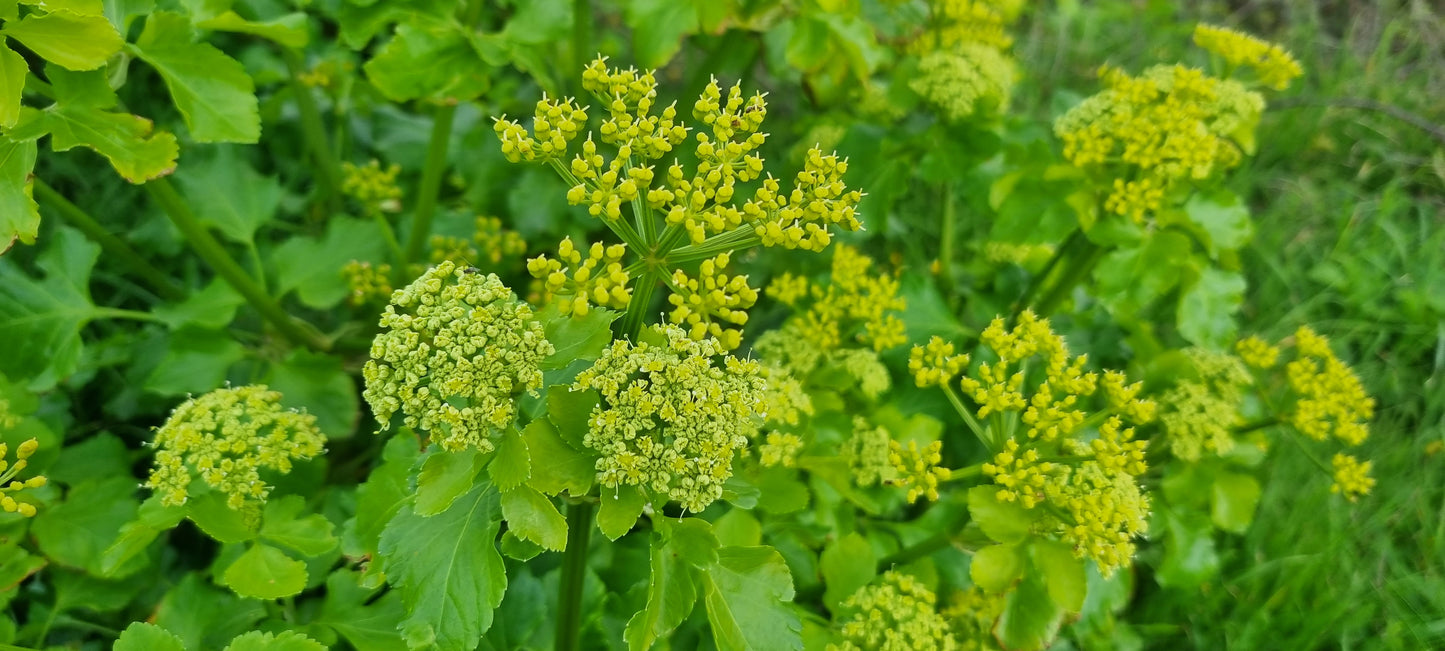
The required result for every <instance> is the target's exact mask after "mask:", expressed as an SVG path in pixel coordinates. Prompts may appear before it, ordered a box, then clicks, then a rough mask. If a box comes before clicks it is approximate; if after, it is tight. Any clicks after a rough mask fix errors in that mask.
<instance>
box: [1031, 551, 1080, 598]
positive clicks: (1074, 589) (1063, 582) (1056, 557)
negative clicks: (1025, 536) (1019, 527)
mask: <svg viewBox="0 0 1445 651" xmlns="http://www.w3.org/2000/svg"><path fill="white" fill-rule="evenodd" d="M1032 552H1033V560H1034V569H1035V570H1036V571H1037V572H1038V573H1039V574H1041V575H1043V577H1044V584H1045V586H1046V587H1047V588H1048V591H1049V598H1050V599H1053V600H1054V604H1055V605H1057V606H1058V607H1059V608H1062V609H1063V610H1064V611H1065V612H1069V613H1077V612H1079V611H1080V610H1082V609H1083V607H1084V598H1085V597H1086V596H1088V592H1089V580H1088V575H1087V573H1086V572H1085V571H1084V559H1082V558H1076V557H1075V556H1074V550H1073V549H1072V548H1071V547H1070V546H1069V545H1068V544H1067V543H1063V542H1059V541H1057V540H1035V541H1034V543H1033V546H1032Z"/></svg>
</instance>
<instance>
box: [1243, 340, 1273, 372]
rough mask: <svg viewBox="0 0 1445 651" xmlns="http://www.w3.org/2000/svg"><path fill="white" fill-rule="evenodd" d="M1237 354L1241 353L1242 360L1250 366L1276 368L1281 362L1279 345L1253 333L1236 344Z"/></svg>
mask: <svg viewBox="0 0 1445 651" xmlns="http://www.w3.org/2000/svg"><path fill="white" fill-rule="evenodd" d="M1234 352H1235V354H1237V355H1239V359H1240V361H1243V362H1244V363H1245V364H1248V365H1249V367H1250V368H1253V369H1257V370H1261V371H1263V370H1267V369H1271V368H1274V365H1275V364H1276V363H1278V362H1279V347H1278V346H1273V345H1270V343H1269V342H1267V341H1265V340H1263V339H1261V338H1259V337H1258V336H1255V335H1251V336H1248V337H1245V338H1244V339H1240V340H1239V342H1238V343H1236V344H1235V345H1234Z"/></svg>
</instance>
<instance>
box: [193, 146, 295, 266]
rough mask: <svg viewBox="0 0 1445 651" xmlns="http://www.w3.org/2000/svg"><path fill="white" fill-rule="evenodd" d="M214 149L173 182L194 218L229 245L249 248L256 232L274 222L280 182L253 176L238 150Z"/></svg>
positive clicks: (249, 166)
mask: <svg viewBox="0 0 1445 651" xmlns="http://www.w3.org/2000/svg"><path fill="white" fill-rule="evenodd" d="M215 149H216V154H215V156H213V157H210V158H209V159H206V160H201V161H194V162H187V164H186V166H185V168H184V169H182V170H181V171H180V172H178V173H177V174H176V182H177V183H179V184H180V186H181V191H182V193H183V194H184V195H185V196H186V198H187V199H190V205H192V206H195V209H196V216H197V217H200V218H201V219H202V220H204V221H206V222H207V223H209V224H210V225H212V226H214V227H216V229H217V230H219V231H221V234H222V235H225V236H226V237H227V238H228V239H230V240H231V241H233V242H237V243H240V244H250V243H251V242H252V241H253V240H254V239H255V237H256V230H257V229H259V228H261V227H262V226H263V225H265V224H266V223H268V222H271V221H273V220H275V219H276V210H277V208H279V207H280V205H281V182H280V181H278V180H277V179H276V177H274V176H266V175H263V174H261V173H260V172H257V171H256V169H255V168H254V167H251V164H250V163H248V162H246V160H245V159H244V158H242V156H241V154H240V153H239V152H240V149H239V148H238V147H232V146H221V147H217V148H215Z"/></svg>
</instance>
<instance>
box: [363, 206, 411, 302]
mask: <svg viewBox="0 0 1445 651" xmlns="http://www.w3.org/2000/svg"><path fill="white" fill-rule="evenodd" d="M371 218H372V219H373V220H375V221H376V225H377V226H379V227H381V239H383V240H386V248H388V249H391V258H392V263H393V264H394V265H395V266H393V267H392V268H391V285H392V287H404V286H406V283H407V280H408V278H407V274H409V273H411V272H410V271H409V270H408V269H407V268H406V267H407V264H406V251H403V250H402V248H401V240H398V239H396V229H394V228H392V227H391V220H389V219H387V218H386V215H384V214H382V212H381V211H380V210H372V211H371Z"/></svg>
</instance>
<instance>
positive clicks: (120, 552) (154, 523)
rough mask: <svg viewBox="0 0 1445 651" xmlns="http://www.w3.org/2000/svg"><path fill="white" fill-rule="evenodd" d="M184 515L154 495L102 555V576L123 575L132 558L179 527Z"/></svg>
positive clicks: (181, 511) (177, 508)
mask: <svg viewBox="0 0 1445 651" xmlns="http://www.w3.org/2000/svg"><path fill="white" fill-rule="evenodd" d="M185 515H186V509H185V507H181V506H165V505H163V504H161V500H160V498H159V497H156V496H154V495H153V496H151V497H148V498H146V501H144V502H141V505H140V508H139V509H138V510H137V511H136V517H135V519H134V520H131V521H130V522H127V523H125V525H123V526H122V527H121V528H120V534H119V536H117V537H116V539H115V541H114V542H112V543H111V544H110V546H109V547H107V548H106V549H105V551H104V552H102V553H101V556H100V568H99V569H100V574H101V576H122V573H121V570H122V568H125V567H126V566H127V564H128V562H129V561H130V560H131V559H132V558H134V557H135V556H137V555H138V554H140V553H142V552H144V551H145V550H146V548H147V547H149V546H150V544H151V542H153V541H154V540H155V539H156V538H157V537H159V536H160V535H161V534H162V533H164V532H166V531H168V530H170V529H171V528H173V527H175V526H176V525H177V524H180V522H181V520H183V519H185Z"/></svg>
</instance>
